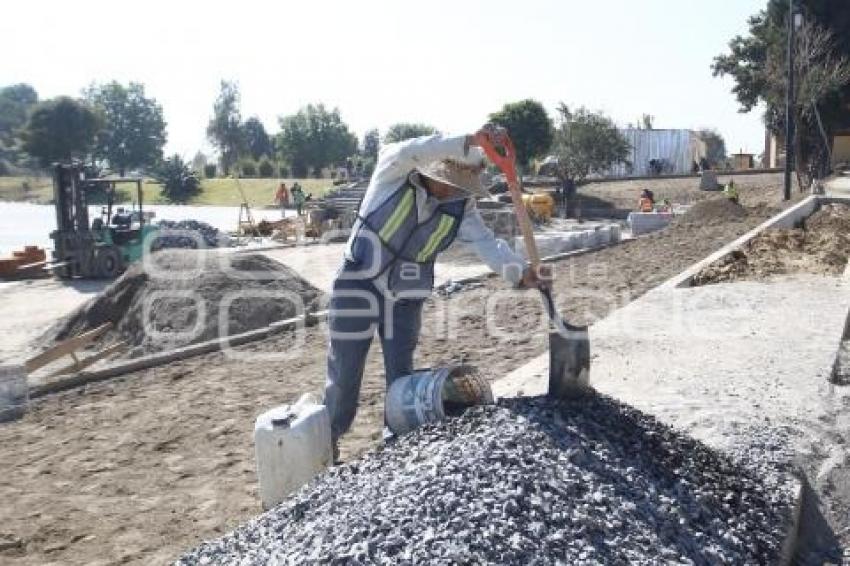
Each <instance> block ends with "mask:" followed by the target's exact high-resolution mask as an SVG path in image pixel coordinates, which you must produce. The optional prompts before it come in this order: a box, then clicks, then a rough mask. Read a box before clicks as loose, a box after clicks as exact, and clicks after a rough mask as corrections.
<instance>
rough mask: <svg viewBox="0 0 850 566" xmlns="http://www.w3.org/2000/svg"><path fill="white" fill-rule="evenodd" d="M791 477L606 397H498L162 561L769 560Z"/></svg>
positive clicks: (781, 529)
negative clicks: (748, 462) (742, 460)
mask: <svg viewBox="0 0 850 566" xmlns="http://www.w3.org/2000/svg"><path fill="white" fill-rule="evenodd" d="M789 482H790V479H789V477H788V476H785V475H784V474H780V473H778V472H776V471H775V470H763V469H759V470H756V469H755V468H753V467H750V466H749V465H747V466H745V465H743V464H740V463H738V464H736V463H735V462H733V461H732V460H731V459H730V458H729V457H727V456H725V455H723V454H720V453H717V452H715V451H713V450H711V449H709V448H708V447H706V446H705V445H703V444H701V443H699V442H697V441H695V440H693V439H690V438H688V437H686V436H683V435H681V434H678V433H676V432H674V431H672V430H671V429H670V428H668V427H666V426H664V425H661V424H659V423H658V422H657V421H655V420H654V419H653V418H651V417H649V416H647V415H645V414H642V413H640V412H638V411H636V410H634V409H631V408H629V407H627V406H624V405H621V404H619V403H617V402H616V401H613V400H612V399H610V398H607V397H603V396H596V397H594V398H590V399H586V400H582V401H574V402H558V401H553V400H549V399H544V398H535V399H511V400H502V401H500V403H499V405H498V406H488V407H475V408H472V409H469V410H468V411H467V412H466V413H465V414H464V415H463V416H461V417H458V418H455V419H450V420H449V421H447V422H445V423H441V424H439V425H434V426H429V427H425V428H422V429H420V430H418V431H416V432H414V433H412V434H410V435H408V436H405V437H403V438H401V439H399V440H398V441H396V442H395V443H393V444H390V445H388V446H385V447H382V448H379V449H377V450H375V451H373V452H370V453H367V454H366V455H365V456H364V457H363V458H361V459H359V460H356V461H353V462H351V463H349V464H346V465H343V466H340V467H337V468H333V469H331V470H330V471H329V472H327V473H326V474H324V475H322V476H320V477H319V478H318V479H317V480H315V481H314V482H312V483H311V484H309V485H308V486H306V487H305V488H303V489H302V490H301V491H299V492H298V493H296V494H295V495H294V496H293V497H291V498H290V499H288V500H287V501H285V502H284V503H282V504H281V505H279V506H278V507H276V508H275V509H272V510H270V511H269V512H268V513H266V514H264V515H262V516H260V517H258V518H257V519H254V520H252V521H250V522H249V523H247V524H245V525H243V526H242V527H240V528H238V529H237V530H235V531H234V532H232V533H230V534H228V535H226V536H224V537H222V538H220V539H218V540H214V541H210V542H205V543H204V544H202V545H201V546H200V547H198V548H197V549H195V550H193V551H191V552H189V553H187V554H185V555H184V556H183V557H181V558H179V559H178V560H177V562H176V563H177V564H180V565H190V564H240V565H248V564H267V563H274V564H304V563H328V564H457V563H463V564H470V563H471V564H479V563H494V564H554V563H562V564H563V563H568V564H573V563H587V564H659V563H668V564H669V563H685V564H719V563H730V564H731V563H734V564H756V563H759V564H772V563H776V562H777V561H778V558H779V556H780V551H781V547H782V545H783V542H784V540H785V535H786V532H787V530H788V525H789V521H790V516H791V506H792V500H793V498H792V496H791V490H790V483H789Z"/></svg>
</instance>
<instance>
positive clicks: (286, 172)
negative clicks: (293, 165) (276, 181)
mask: <svg viewBox="0 0 850 566" xmlns="http://www.w3.org/2000/svg"><path fill="white" fill-rule="evenodd" d="M280 177H281V178H282V179H288V178H289V167H287V166H286V165H281V166H280Z"/></svg>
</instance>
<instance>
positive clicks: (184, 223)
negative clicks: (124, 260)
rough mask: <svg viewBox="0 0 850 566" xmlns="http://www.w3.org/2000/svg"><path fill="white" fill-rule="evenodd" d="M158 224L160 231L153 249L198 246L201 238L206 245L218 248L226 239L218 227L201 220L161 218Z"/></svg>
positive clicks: (152, 245) (191, 247)
mask: <svg viewBox="0 0 850 566" xmlns="http://www.w3.org/2000/svg"><path fill="white" fill-rule="evenodd" d="M158 226H159V229H160V233H159V234H158V235H157V237H156V239H155V240H154V241H153V243H152V244H151V250H153V251H156V250H162V249H166V248H184V249H194V248H198V247H199V241H198V240H199V239H200V240H203V242H204V245H205V247H208V248H216V247H219V246H220V245H222V241H223V239H225V237H224V235H223V234H222V233H221V232H220V231H219V230H218V228H216V227H214V226H210V225H209V224H207V223H206V222H201V221H199V220H180V221H179V222H174V221H173V220H160V221H159V224H158ZM186 232H191V234H187V233H186Z"/></svg>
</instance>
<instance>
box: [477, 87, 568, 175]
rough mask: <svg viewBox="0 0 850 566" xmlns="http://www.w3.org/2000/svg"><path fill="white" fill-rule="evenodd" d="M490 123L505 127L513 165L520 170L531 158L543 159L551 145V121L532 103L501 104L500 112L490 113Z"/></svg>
mask: <svg viewBox="0 0 850 566" xmlns="http://www.w3.org/2000/svg"><path fill="white" fill-rule="evenodd" d="M490 121H491V122H493V123H495V124H498V125H500V126H504V127H505V128H507V130H508V132H509V133H510V136H511V141H513V143H514V147H515V148H516V153H517V163H518V164H519V166H520V167H521V168H522V169H524V170H527V169H528V162H529V161H530V160H531V159H532V158H534V157H539V156H543V155H544V154H545V153H546V152H547V151H548V150H549V148H550V147H551V145H552V139H553V137H554V127H553V126H552V120H551V119H550V118H549V115H548V114H547V113H546V109H545V108H543V105H542V104H540V103H539V102H537V101H536V100H532V99H527V100H521V101H519V102H512V103H509V104H505V105H504V106H503V107H502V109H501V110H499V111H498V112H494V113H493V114H490Z"/></svg>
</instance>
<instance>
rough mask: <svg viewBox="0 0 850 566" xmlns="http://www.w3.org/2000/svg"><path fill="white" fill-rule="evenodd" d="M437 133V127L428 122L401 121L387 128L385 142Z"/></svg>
mask: <svg viewBox="0 0 850 566" xmlns="http://www.w3.org/2000/svg"><path fill="white" fill-rule="evenodd" d="M436 133H437V130H436V128H434V127H433V126H429V125H427V124H413V123H409V122H399V123H398V124H393V125H392V126H390V127H389V129H387V133H386V134H384V143H397V142H400V141H404V140H409V139H411V138H418V137H421V136H430V135H431V134H436Z"/></svg>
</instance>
